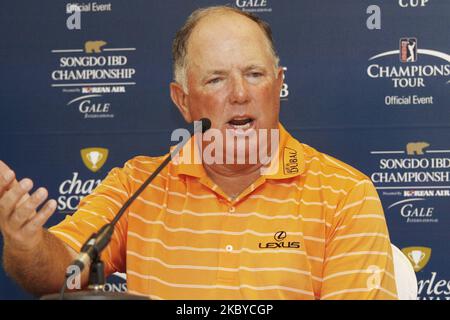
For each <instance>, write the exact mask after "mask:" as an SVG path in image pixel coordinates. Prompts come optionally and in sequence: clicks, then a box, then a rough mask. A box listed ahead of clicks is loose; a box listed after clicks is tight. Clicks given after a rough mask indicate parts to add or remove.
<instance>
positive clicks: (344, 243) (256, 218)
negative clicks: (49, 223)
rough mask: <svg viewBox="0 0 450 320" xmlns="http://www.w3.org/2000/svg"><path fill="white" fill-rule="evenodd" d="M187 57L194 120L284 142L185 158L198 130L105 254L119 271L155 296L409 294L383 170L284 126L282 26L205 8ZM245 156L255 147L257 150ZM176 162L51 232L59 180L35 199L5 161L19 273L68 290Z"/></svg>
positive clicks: (131, 176) (39, 288)
mask: <svg viewBox="0 0 450 320" xmlns="http://www.w3.org/2000/svg"><path fill="white" fill-rule="evenodd" d="M173 58H174V75H175V81H174V82H173V83H172V84H171V86H170V90H171V97H172V100H173V101H174V103H175V104H176V106H177V107H178V109H179V110H180V112H181V114H182V115H183V117H184V118H185V120H186V121H187V122H192V121H194V120H198V119H200V118H203V117H206V118H209V119H211V122H212V129H211V130H213V129H214V130H216V131H215V132H216V133H219V134H220V133H222V134H225V133H226V132H227V130H228V131H232V132H235V133H236V132H237V134H238V135H239V134H241V133H242V132H247V131H249V130H254V132H257V138H258V139H260V138H261V134H260V132H262V131H261V130H269V131H271V132H277V133H278V138H279V139H277V140H276V142H277V143H276V146H275V145H274V144H273V143H272V140H270V141H271V142H269V143H267V150H270V152H269V153H270V154H271V156H272V157H271V158H270V161H269V162H264V161H262V159H259V160H258V161H256V163H254V162H252V163H250V162H244V163H239V162H236V161H231V163H229V162H222V161H210V160H211V159H208V160H207V159H205V153H203V154H202V153H201V154H200V157H201V158H202V159H203V160H204V161H202V162H201V163H196V162H189V161H183V159H186V158H184V156H185V155H186V153H187V151H189V150H192V151H193V153H194V155H195V154H196V152H197V153H198V150H199V148H198V147H199V146H201V147H202V149H201V150H204V151H206V150H207V149H208V147H210V146H211V143H212V140H210V141H204V140H203V141H200V143H199V144H196V142H195V141H194V139H192V140H191V143H190V144H188V146H189V147H188V148H186V149H184V150H183V152H182V153H181V154H180V157H179V158H178V159H177V161H172V162H170V163H169V165H168V166H167V167H165V169H164V170H163V171H162V172H161V173H160V174H159V175H158V176H157V178H156V179H155V180H154V181H153V182H152V183H151V184H150V185H149V186H148V188H146V190H145V191H144V192H143V193H142V194H141V195H140V196H139V197H138V198H137V199H136V201H135V202H134V203H133V204H132V205H131V206H130V208H129V209H128V211H127V213H126V214H125V215H124V216H123V217H122V219H121V220H120V221H119V223H118V224H117V225H116V229H115V232H114V234H113V237H112V241H111V243H110V245H109V246H108V247H107V248H106V250H105V251H104V253H103V255H102V258H103V260H104V262H105V265H106V273H108V274H110V273H112V272H115V271H119V272H126V273H127V286H128V289H129V292H130V293H134V294H141V295H146V296H149V297H151V298H153V299H395V298H396V297H397V293H396V284H395V279H394V270H393V261H392V259H393V258H392V252H391V247H390V240H389V235H388V230H387V226H386V222H385V218H384V214H383V209H382V206H381V203H380V200H379V198H378V195H377V192H376V190H375V188H374V186H373V184H372V183H371V181H370V179H369V178H368V177H366V176H365V175H364V174H362V173H361V172H359V171H357V170H355V169H354V168H352V167H350V166H348V165H346V164H345V163H343V162H341V161H339V160H337V159H334V158H333V157H331V156H328V155H325V154H323V153H320V152H318V151H317V150H315V149H314V148H312V147H310V146H308V145H306V144H302V143H300V142H299V141H297V140H296V139H294V138H293V137H292V136H291V135H290V134H289V133H288V132H287V131H286V130H285V129H284V127H283V126H282V125H281V124H280V123H279V106H280V101H279V95H280V90H281V86H282V82H283V71H282V69H281V68H280V67H279V66H278V57H277V55H276V52H275V49H274V46H273V42H272V38H271V31H270V28H269V26H268V25H267V24H266V23H265V22H263V21H262V20H260V19H258V18H256V17H254V16H252V15H249V14H247V13H244V12H241V11H239V10H236V9H232V8H229V7H211V8H206V9H200V10H197V11H195V12H194V13H193V14H192V15H191V16H190V17H189V18H188V20H187V22H186V23H185V25H184V26H183V27H182V29H180V31H179V32H178V33H177V35H176V37H175V40H174V44H173ZM211 132H212V131H211ZM218 136H219V135H217V136H216V137H218ZM233 139H234V138H233ZM246 139H247V137H246ZM233 141H234V140H233ZM222 146H223V148H224V150H222V149H221V148H220V147H217V148H216V149H214V150H215V152H213V153H210V155H212V157H213V158H214V159H217V158H220V157H217V155H218V154H221V151H223V153H222V155H223V156H225V155H227V156H228V155H229V154H230V152H231V154H232V156H231V159H232V160H236V153H235V151H238V150H239V147H237V146H236V145H233V147H232V150H231V151H230V150H229V148H227V147H229V146H230V141H229V140H226V141H225V143H224V144H223V145H222ZM244 151H245V158H246V159H247V158H249V157H250V156H251V155H252V152H251V151H250V150H249V147H248V145H246V146H245V147H244ZM164 158H165V156H163V157H146V156H139V157H135V158H133V159H131V160H130V161H128V162H126V163H125V165H124V166H123V168H115V169H113V170H111V172H110V173H109V174H108V176H107V177H106V179H105V180H104V181H103V182H102V183H101V184H100V185H99V186H98V187H97V188H96V189H95V190H94V192H93V193H92V194H91V195H89V196H88V197H86V198H84V199H83V200H82V201H81V202H80V204H79V207H78V210H77V212H76V213H75V214H74V215H73V216H68V217H66V219H65V220H64V221H63V222H61V223H60V224H59V225H57V226H54V227H52V228H50V230H49V231H47V230H45V229H44V228H42V225H43V224H44V223H45V221H46V220H47V219H48V218H49V217H50V216H51V214H52V213H53V211H54V210H55V203H54V201H53V200H51V201H49V202H47V204H46V205H45V206H44V207H43V208H42V209H41V210H40V211H39V212H36V211H35V210H36V208H37V207H38V205H39V204H41V203H43V202H44V200H45V198H46V196H47V192H46V191H45V189H39V190H38V191H36V192H35V193H33V194H32V195H31V197H30V196H27V193H28V192H29V191H30V190H31V188H32V185H31V181H29V180H27V179H24V180H22V181H21V182H20V183H18V182H17V181H15V180H14V174H13V173H12V172H10V171H9V170H8V168H7V167H6V165H5V164H3V163H0V170H1V173H2V175H1V177H0V208H1V209H0V214H1V220H0V221H1V222H2V223H1V230H2V233H3V235H4V239H5V250H4V258H5V259H4V262H5V269H6V270H7V271H8V273H10V274H11V275H12V276H13V277H14V278H15V279H16V280H17V281H18V282H19V283H21V284H22V285H23V286H24V287H25V288H26V289H28V290H30V291H32V292H34V293H36V294H42V293H47V292H55V291H57V290H58V289H59V288H60V287H61V285H62V283H63V281H64V280H63V276H64V273H65V267H66V266H67V265H68V264H69V263H70V261H71V260H72V259H73V258H74V257H75V256H76V254H77V252H79V251H80V249H81V246H82V244H83V242H85V241H86V239H87V238H88V237H89V236H90V235H91V234H92V232H95V231H96V230H98V229H100V228H101V227H102V226H103V225H104V224H105V223H107V222H109V221H111V220H112V219H113V217H114V215H115V214H116V212H117V211H118V210H119V209H120V207H121V206H122V205H123V204H124V203H125V201H126V200H127V199H128V198H129V197H130V196H131V195H132V194H133V193H134V192H135V191H136V190H137V189H138V188H139V186H140V185H141V184H142V183H143V181H144V180H145V179H146V178H147V177H148V176H149V175H150V174H151V173H152V172H153V171H154V170H155V169H156V168H157V166H158V165H159V164H160V163H161V162H162V161H163V159H164ZM187 158H189V157H187ZM227 159H228V158H227ZM267 168H270V170H263V169H267ZM20 199H22V200H20ZM37 263H39V264H40V265H41V266H42V267H40V268H39V270H37V269H35V265H36V264H37ZM42 270H44V272H43V271H42ZM38 271H39V273H38ZM82 282H83V284H86V282H87V274H86V272H85V273H84V274H83V277H82Z"/></svg>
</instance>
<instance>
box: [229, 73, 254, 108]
mask: <svg viewBox="0 0 450 320" xmlns="http://www.w3.org/2000/svg"><path fill="white" fill-rule="evenodd" d="M249 100H250V96H249V91H248V83H246V82H245V79H244V77H243V76H242V75H239V76H234V77H232V79H231V88H230V102H231V103H232V104H243V103H246V102H248V101H249Z"/></svg>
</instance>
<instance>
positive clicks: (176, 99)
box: [170, 82, 192, 123]
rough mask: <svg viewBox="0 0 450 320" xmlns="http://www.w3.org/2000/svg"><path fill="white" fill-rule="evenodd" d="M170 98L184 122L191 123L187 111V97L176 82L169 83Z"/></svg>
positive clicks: (189, 114) (189, 113)
mask: <svg viewBox="0 0 450 320" xmlns="http://www.w3.org/2000/svg"><path fill="white" fill-rule="evenodd" d="M170 97H171V98H172V101H173V103H175V105H176V106H177V108H178V110H179V111H180V112H181V115H182V116H183V118H184V120H186V122H188V123H191V122H192V117H191V112H190V111H189V104H188V102H187V100H188V99H187V97H188V95H187V94H186V93H185V92H184V90H183V87H182V86H181V85H180V84H179V83H177V82H171V83H170Z"/></svg>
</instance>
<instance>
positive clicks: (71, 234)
mask: <svg viewBox="0 0 450 320" xmlns="http://www.w3.org/2000/svg"><path fill="white" fill-rule="evenodd" d="M129 170H130V169H129V168H128V167H127V166H126V165H125V166H124V168H122V169H119V168H114V169H112V170H111V171H110V172H109V173H108V176H107V177H106V178H105V179H104V180H103V181H102V182H101V184H99V185H98V186H97V187H96V188H95V189H94V190H93V192H92V193H91V194H90V195H89V196H87V197H85V198H83V199H82V200H81V201H80V203H79V205H78V209H77V211H76V212H75V213H74V214H73V215H72V216H66V218H65V219H64V220H63V221H62V222H61V223H59V224H58V225H56V226H54V227H51V228H50V229H49V231H50V232H51V233H52V234H53V235H55V236H56V237H58V238H59V239H61V240H62V241H63V242H64V243H66V244H67V245H69V246H70V247H71V248H73V249H74V250H75V251H77V252H80V249H81V247H82V245H83V243H84V242H85V241H86V240H87V239H88V238H89V237H90V236H91V235H92V233H94V232H97V231H98V230H99V229H100V228H101V227H102V226H104V225H105V224H106V223H109V222H111V221H112V219H113V218H114V216H115V215H116V214H117V212H118V211H119V209H120V208H121V207H122V205H123V204H124V203H125V201H126V200H127V199H128V198H129V195H130V194H131V187H130V184H129V180H128V178H127V176H128V173H129V172H128V171H129ZM127 216H128V212H125V214H124V215H123V216H122V218H121V219H120V220H119V221H118V223H117V224H116V226H115V230H114V233H113V235H112V238H111V242H110V243H109V245H108V246H107V247H106V248H105V250H104V251H103V253H102V256H101V258H102V260H103V262H104V263H105V273H106V274H107V275H109V274H111V273H114V272H125V254H126V241H127V238H126V234H127V227H128V221H127Z"/></svg>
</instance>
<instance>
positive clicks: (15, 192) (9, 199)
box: [0, 179, 33, 219]
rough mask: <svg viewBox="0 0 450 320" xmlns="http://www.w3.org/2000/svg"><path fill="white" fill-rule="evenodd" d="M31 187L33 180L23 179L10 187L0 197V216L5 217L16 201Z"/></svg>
mask: <svg viewBox="0 0 450 320" xmlns="http://www.w3.org/2000/svg"><path fill="white" fill-rule="evenodd" d="M31 188H33V181H31V180H30V179H23V180H21V181H20V183H19V184H17V185H16V186H14V187H12V188H11V189H10V190H8V191H7V192H5V194H4V195H3V196H2V197H1V198H0V216H1V218H3V219H7V218H9V217H10V215H11V214H12V213H13V211H14V209H15V208H16V205H17V203H18V202H19V200H20V199H21V198H22V197H23V195H24V194H26V193H27V192H28V191H30V190H31Z"/></svg>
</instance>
